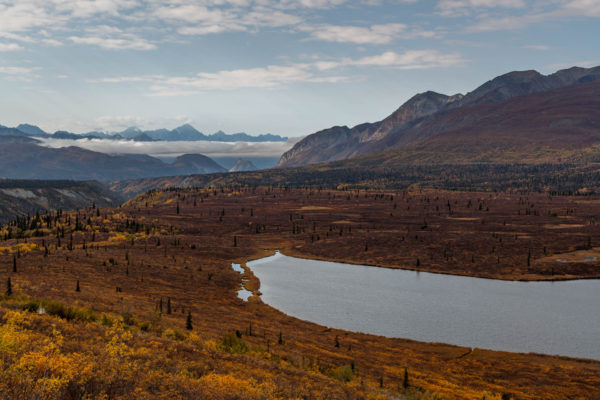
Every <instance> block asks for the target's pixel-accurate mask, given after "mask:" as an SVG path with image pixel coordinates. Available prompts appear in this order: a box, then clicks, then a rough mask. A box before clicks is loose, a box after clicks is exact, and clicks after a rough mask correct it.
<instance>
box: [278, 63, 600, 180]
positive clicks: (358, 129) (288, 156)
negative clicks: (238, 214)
mask: <svg viewBox="0 0 600 400" xmlns="http://www.w3.org/2000/svg"><path fill="white" fill-rule="evenodd" d="M599 79H600V67H596V68H590V69H585V68H577V67H573V68H570V69H567V70H561V71H558V72H556V73H554V74H551V75H547V76H545V75H542V74H540V73H538V72H536V71H517V72H510V73H508V74H505V75H502V76H499V77H497V78H495V79H493V80H491V81H488V82H486V83H485V84H483V85H481V86H480V87H478V88H477V89H475V90H473V91H472V92H470V93H468V94H466V95H462V94H456V95H453V96H446V95H443V94H439V93H435V92H432V91H429V92H425V93H421V94H417V95H415V96H414V97H413V98H411V99H410V100H408V101H407V102H406V103H405V104H403V105H402V106H401V107H400V108H399V109H397V110H396V111H395V112H394V113H392V114H391V115H390V116H389V117H387V118H385V119H384V120H382V121H379V122H376V123H365V124H361V125H357V126H355V127H353V128H348V127H346V126H341V127H339V126H336V127H333V128H329V129H325V130H322V131H320V132H317V133H314V134H312V135H309V136H307V137H306V138H304V139H303V140H301V141H300V142H298V143H297V144H296V145H295V146H294V147H293V148H292V149H291V150H289V151H288V152H286V153H285V154H283V156H282V157H281V160H280V162H279V164H278V166H279V167H286V168H287V167H294V166H302V165H307V164H314V163H319V162H326V161H337V160H343V159H347V158H351V157H356V156H361V155H369V154H374V153H377V152H381V151H384V150H386V149H388V148H390V147H393V148H395V149H402V148H404V147H407V146H411V145H417V144H421V142H422V141H423V140H425V139H428V138H430V137H433V136H435V135H437V134H439V133H440V132H441V131H442V130H447V129H449V128H451V127H452V126H454V127H456V129H459V128H460V129H461V132H462V134H463V135H465V136H468V137H471V139H473V138H474V136H476V135H477V132H479V128H480V127H479V126H478V125H475V124H471V125H468V122H469V121H471V120H477V121H478V122H484V123H486V122H487V120H486V118H484V116H482V115H479V114H478V113H486V112H487V113H489V112H490V110H488V109H486V108H477V107H476V106H478V105H486V104H489V105H492V104H496V103H499V102H500V103H502V104H503V105H504V106H505V107H506V105H507V104H509V103H510V102H511V101H512V100H514V101H515V102H517V103H518V104H519V105H520V106H521V107H522V108H519V107H516V106H514V107H510V112H512V113H516V115H513V114H508V110H507V111H506V114H504V115H502V114H501V113H499V112H500V111H499V110H495V111H494V112H495V113H496V118H495V121H505V120H506V119H513V118H516V119H522V120H524V119H526V118H529V117H531V116H532V115H533V116H534V118H538V116H537V115H536V113H538V112H545V111H546V110H541V109H540V108H535V107H533V106H534V105H535V104H533V103H532V102H531V101H530V102H529V103H526V102H523V101H521V100H517V99H519V98H520V97H521V96H526V95H533V94H542V93H544V95H541V96H540V97H536V98H535V99H537V100H540V99H543V98H546V97H548V98H549V97H552V96H554V95H556V94H555V93H556V92H555V91H556V90H558V89H561V88H566V87H570V86H573V88H574V89H572V90H571V91H570V92H569V95H570V96H574V97H577V96H578V95H579V93H578V91H579V90H581V91H582V92H583V93H581V96H587V98H589V96H592V97H594V96H596V97H597V93H598V92H594V93H591V94H590V93H589V90H597V86H586V84H587V85H589V83H590V82H595V81H597V80H599ZM581 86H586V88H580V87H581ZM587 98H586V99H580V100H577V99H572V101H571V102H570V103H567V102H565V101H564V99H561V100H560V101H562V108H561V109H560V114H558V115H545V116H543V117H545V118H546V121H545V122H546V123H547V124H546V125H540V126H537V127H536V125H535V124H530V126H528V127H527V129H526V130H523V131H521V132H520V133H519V134H515V132H514V129H512V126H510V125H508V124H506V123H505V124H504V125H503V126H502V129H503V131H502V137H504V138H506V137H507V135H508V134H509V133H510V132H513V133H514V134H513V136H512V137H510V138H509V140H510V143H511V144H513V145H514V146H515V147H516V148H520V146H519V141H521V142H523V141H529V140H533V141H535V142H536V143H541V144H542V146H543V145H546V143H545V142H544V141H543V138H542V140H540V137H539V135H540V134H543V132H542V131H543V130H544V129H545V128H546V127H547V126H548V124H550V125H551V126H552V128H553V137H554V138H556V137H558V136H561V135H565V134H566V135H568V134H569V133H570V129H571V128H572V127H573V125H577V124H579V123H580V122H581V121H580V119H581V114H582V108H581V106H585V101H586V100H587ZM549 101H551V100H549ZM507 108H509V107H507ZM589 109H590V108H589V107H587V108H585V109H583V110H585V111H588V110H589ZM449 113H450V114H452V115H453V116H454V118H458V117H457V116H460V118H462V119H463V125H462V126H460V127H459V126H458V124H457V122H456V121H454V122H453V125H452V126H449V127H447V126H446V125H445V123H446V122H448V121H449V119H448V118H449V117H447V114H449ZM594 114H595V115H594ZM589 117H590V118H597V113H592V115H590V116H589ZM450 118H452V117H450ZM490 123H491V122H490ZM521 123H522V121H521ZM586 124H588V123H587V122H586ZM591 125H592V128H591V129H594V128H593V126H594V125H595V122H591ZM486 129H487V128H486ZM457 132H458V131H457ZM523 134H526V136H524V135H523ZM457 135H458V134H457ZM457 135H455V139H456V140H458V141H459V142H461V141H462V140H463V138H462V136H460V135H458V136H457ZM557 135H558V136H557ZM482 139H484V138H482ZM473 144H474V145H475V147H473V148H472V149H470V151H471V152H473V153H475V152H479V151H482V150H483V151H484V152H485V151H487V150H489V149H487V148H485V147H486V145H485V142H483V141H480V142H477V143H473ZM496 144H499V143H496ZM585 145H586V144H585V143H581V144H580V147H581V148H582V147H585ZM488 147H490V148H491V146H488ZM467 150H469V149H467Z"/></svg>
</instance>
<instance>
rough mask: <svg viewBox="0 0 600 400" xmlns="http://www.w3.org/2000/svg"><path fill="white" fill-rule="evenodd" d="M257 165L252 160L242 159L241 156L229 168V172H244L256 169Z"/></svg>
mask: <svg viewBox="0 0 600 400" xmlns="http://www.w3.org/2000/svg"><path fill="white" fill-rule="evenodd" d="M257 169H258V168H256V165H254V164H253V163H252V161H250V160H242V159H241V158H240V159H238V160H237V161H236V162H235V165H234V166H233V167H231V168H230V169H229V172H244V171H256V170H257Z"/></svg>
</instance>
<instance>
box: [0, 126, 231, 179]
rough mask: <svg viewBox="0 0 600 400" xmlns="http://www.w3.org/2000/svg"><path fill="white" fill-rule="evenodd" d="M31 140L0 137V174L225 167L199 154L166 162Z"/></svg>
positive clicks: (105, 174) (96, 175) (152, 173)
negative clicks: (45, 144)
mask: <svg viewBox="0 0 600 400" xmlns="http://www.w3.org/2000/svg"><path fill="white" fill-rule="evenodd" d="M32 141H34V139H30V138H26V137H23V138H22V137H19V136H6V137H3V138H1V139H0V178H11V179H77V180H102V181H108V180H115V179H131V178H142V177H157V176H169V175H190V174H204V173H212V172H223V171H225V169H224V168H223V167H221V166H220V165H218V164H217V163H216V162H214V161H213V160H211V159H210V158H208V157H205V156H202V155H198V154H194V155H185V156H182V157H179V158H178V159H177V160H176V162H175V164H167V163H164V162H163V161H161V160H159V159H157V158H154V157H150V156H147V155H127V154H126V155H108V154H104V153H98V152H94V151H90V150H85V149H82V148H79V147H73V146H71V147H66V148H58V149H53V148H48V147H43V146H39V145H37V144H36V143H35V142H32Z"/></svg>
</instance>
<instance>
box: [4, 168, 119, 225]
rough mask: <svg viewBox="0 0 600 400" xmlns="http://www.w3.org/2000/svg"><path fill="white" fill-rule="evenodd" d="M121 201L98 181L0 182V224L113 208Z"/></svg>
mask: <svg viewBox="0 0 600 400" xmlns="http://www.w3.org/2000/svg"><path fill="white" fill-rule="evenodd" d="M121 201H122V199H121V197H120V196H119V195H117V194H115V193H113V192H111V191H110V190H108V189H107V188H106V187H105V186H103V185H101V184H100V183H98V182H74V181H40V180H33V181H31V180H27V181H25V180H4V179H0V223H4V222H8V221H10V220H12V219H13V218H14V217H16V216H23V215H28V214H29V215H34V214H35V213H36V212H40V211H41V212H44V211H51V210H59V209H61V210H73V209H79V208H86V207H90V206H92V205H95V206H97V207H113V206H116V205H118V204H120V203H121Z"/></svg>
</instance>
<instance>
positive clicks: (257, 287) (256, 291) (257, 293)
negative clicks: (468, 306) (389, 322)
mask: <svg viewBox="0 0 600 400" xmlns="http://www.w3.org/2000/svg"><path fill="white" fill-rule="evenodd" d="M263 254H265V256H263V257H259V258H254V257H251V258H248V259H247V261H245V262H244V263H243V265H244V269H245V270H246V273H245V275H247V276H250V278H249V279H246V280H245V281H246V282H249V281H255V282H256V283H254V284H253V285H252V287H253V289H252V292H253V296H252V297H254V301H257V300H258V299H260V300H259V301H260V302H263V303H264V304H267V305H269V306H271V307H273V308H275V309H276V310H279V311H281V312H283V313H284V314H286V315H289V316H290V317H292V318H297V319H300V320H302V321H306V322H310V323H315V324H317V325H320V326H323V327H325V328H327V329H339V330H342V331H348V332H353V333H358V334H365V335H374V336H381V337H385V338H391V339H405V340H414V341H416V342H419V343H430V344H431V343H439V344H448V345H451V346H460V347H465V348H469V344H468V343H464V342H463V343H458V342H455V341H451V340H444V339H442V340H438V339H436V340H426V339H423V338H419V337H413V336H403V335H395V334H392V335H390V334H381V333H375V332H373V331H369V330H360V329H353V328H352V329H348V328H347V327H345V326H339V325H336V324H335V323H334V324H328V323H324V321H322V320H314V319H311V318H305V317H303V316H299V315H296V314H295V313H289V312H288V311H287V310H285V309H281V307H279V306H278V305H277V304H271V303H270V302H266V301H265V300H264V299H263V297H261V296H262V295H263V293H261V287H262V282H261V280H260V278H259V277H258V275H257V273H256V271H255V269H254V268H253V266H252V263H253V262H256V261H260V260H263V259H266V258H271V257H274V256H277V255H281V256H282V257H286V258H289V259H296V260H307V261H325V262H331V263H334V264H339V265H344V267H346V266H360V267H362V268H364V269H365V271H368V270H369V269H370V268H373V267H375V268H379V267H377V266H372V265H362V264H349V263H345V262H344V263H339V262H337V261H330V260H321V259H310V258H308V257H295V256H288V255H286V254H284V253H283V252H281V251H279V250H275V251H268V250H264V251H263ZM249 264H250V265H249ZM383 269H384V270H388V271H403V272H416V273H417V274H416V275H417V276H420V272H423V276H424V277H426V276H427V275H431V276H437V277H438V278H439V277H440V276H444V275H445V276H448V277H453V278H470V279H474V280H481V281H487V282H489V284H496V285H497V284H498V283H500V282H506V283H511V282H514V283H518V284H528V283H531V284H536V283H541V284H544V283H550V284H551V283H552V282H555V281H522V280H521V281H518V280H500V279H493V278H483V277H478V276H464V275H460V274H443V273H435V272H430V271H418V270H410V269H403V268H383ZM589 280H590V279H571V280H560V281H556V282H562V283H567V282H578V281H582V282H584V281H589ZM470 282H476V281H470ZM482 283H483V282H482ZM485 284H488V283H485ZM243 289H246V290H248V287H246V286H243ZM284 308H285V307H284ZM470 347H471V348H472V349H474V348H477V349H485V350H486V351H496V352H509V353H514V354H525V355H527V354H529V355H536V356H539V355H542V356H546V357H559V358H565V359H574V360H587V361H591V362H599V361H600V355H599V356H598V358H584V357H582V356H578V355H569V354H564V353H562V354H556V353H551V352H542V351H539V350H532V351H524V350H521V349H516V350H514V349H505V348H504V349H503V348H494V347H490V346H481V345H480V344H479V343H478V344H477V345H471V346H470Z"/></svg>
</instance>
